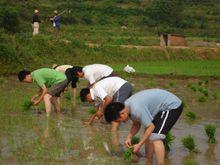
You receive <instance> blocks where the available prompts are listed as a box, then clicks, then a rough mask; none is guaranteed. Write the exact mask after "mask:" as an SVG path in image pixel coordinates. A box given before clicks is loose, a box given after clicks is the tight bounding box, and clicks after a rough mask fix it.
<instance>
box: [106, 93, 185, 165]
mask: <svg viewBox="0 0 220 165" xmlns="http://www.w3.org/2000/svg"><path fill="white" fill-rule="evenodd" d="M182 110H183V106H182V101H181V100H180V99H179V98H178V97H177V96H175V95H174V94H172V93H170V92H168V91H165V90H162V89H149V90H143V91H141V92H138V93H136V94H134V95H133V96H131V97H130V98H128V99H127V100H126V101H125V103H124V104H123V103H117V102H115V103H111V104H109V105H108V106H107V107H106V109H105V111H104V116H105V119H106V121H107V122H110V123H111V122H113V121H114V122H117V123H121V122H126V121H127V120H128V119H129V118H130V119H131V120H132V126H131V129H130V132H129V134H128V136H127V138H126V140H125V145H126V146H127V147H129V148H133V152H134V153H137V152H138V151H139V150H140V148H141V146H142V145H144V144H145V152H146V153H147V159H148V162H149V163H152V157H153V153H155V155H156V158H157V164H159V165H163V164H164V159H165V148H164V144H163V140H164V139H165V137H166V135H167V133H168V132H169V131H170V129H171V128H172V127H173V125H174V124H175V123H176V121H177V120H178V118H179V117H180V115H181V113H182ZM141 125H143V126H144V127H145V132H144V135H143V137H142V139H141V140H140V142H139V143H138V144H136V145H134V146H131V139H132V137H133V136H134V135H135V134H136V133H137V132H138V131H139V129H140V127H141Z"/></svg>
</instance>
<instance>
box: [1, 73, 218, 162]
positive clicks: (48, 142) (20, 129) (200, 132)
mask: <svg viewBox="0 0 220 165" xmlns="http://www.w3.org/2000/svg"><path fill="white" fill-rule="evenodd" d="M127 79H129V81H131V82H132V83H133V84H134V88H135V91H139V90H142V89H147V88H155V87H159V88H163V89H167V90H169V91H172V92H174V93H175V94H176V95H178V96H179V97H180V98H181V99H182V100H183V101H184V103H185V104H186V107H185V110H184V111H185V112H186V111H189V110H190V111H194V112H195V113H196V115H197V119H196V120H195V121H189V120H188V119H187V117H186V116H185V112H184V113H183V114H182V116H181V118H180V119H179V121H178V122H177V123H176V125H175V126H174V128H173V129H172V134H173V135H174V136H175V140H174V142H173V144H172V146H171V151H170V152H169V153H167V156H166V164H172V165H179V164H187V161H189V160H191V161H193V162H194V164H195V163H197V164H204V165H206V164H208V165H209V164H210V165H212V164H214V165H215V164H216V165H217V164H220V144H219V142H218V143H217V144H215V145H213V144H212V145H211V144H208V143H207V140H208V138H207V136H206V134H205V131H204V126H205V125H206V124H210V123H211V124H214V125H216V127H217V134H216V139H217V140H218V141H219V139H220V98H219V96H220V95H219V94H220V80H209V82H208V84H206V85H205V86H206V88H207V89H208V91H209V97H208V99H207V101H205V102H202V103H201V102H199V101H198V97H200V96H201V95H202V94H201V93H199V92H198V91H197V92H193V91H192V90H191V89H190V88H189V87H188V86H187V85H188V84H197V83H198V82H199V81H200V79H195V78H192V79H189V78H188V79H180V78H176V79H174V78H172V79H170V78H158V77H150V78H140V77H139V78H137V77H136V78H134V77H133V78H127ZM85 84H86V82H84V81H82V82H80V85H81V86H84V85H85ZM32 87H35V86H32V85H21V84H19V83H17V81H16V80H15V78H8V79H6V80H5V81H3V82H1V84H0V91H1V96H0V103H1V107H0V148H1V150H0V163H1V164H18V163H21V164H42V163H49V162H50V163H52V164H127V163H126V162H125V161H124V160H123V151H124V149H125V148H124V146H123V143H124V140H125V138H126V135H127V133H128V131H129V128H130V124H131V123H130V121H128V122H127V123H125V124H122V125H121V127H120V129H119V131H118V132H117V133H111V132H110V131H109V125H106V124H105V123H104V121H101V122H99V121H97V122H95V123H94V124H93V126H88V125H86V124H84V122H83V121H85V120H86V119H88V117H89V116H90V114H89V113H88V112H87V109H88V107H89V105H88V104H86V105H85V104H84V105H83V104H81V103H79V102H78V104H77V106H75V107H74V106H72V104H71V101H69V100H67V99H65V97H63V98H62V100H63V101H62V105H63V113H62V114H61V115H56V114H55V113H53V114H52V115H51V116H50V117H49V118H47V117H45V113H44V111H43V105H42V106H41V107H40V111H41V112H42V113H41V114H39V113H37V111H36V109H34V108H33V109H32V110H31V111H30V112H28V113H23V112H21V111H22V102H23V101H24V98H28V97H30V96H31V95H32V94H33V93H34V90H35V89H36V88H35V89H34V88H32ZM24 91H26V94H25V93H24ZM216 92H217V93H218V98H217V99H214V98H213V97H212V94H213V93H216ZM27 95H28V96H27ZM142 133H143V128H142V129H141V131H140V133H139V135H140V136H141V134H142ZM188 135H193V136H194V137H195V142H196V144H197V148H198V150H199V153H190V152H189V151H188V150H187V149H185V148H184V147H183V146H182V143H181V139H182V138H183V137H186V136H188ZM134 164H145V159H144V158H140V159H139V161H138V162H137V163H134Z"/></svg>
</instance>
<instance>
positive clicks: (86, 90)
mask: <svg viewBox="0 0 220 165" xmlns="http://www.w3.org/2000/svg"><path fill="white" fill-rule="evenodd" d="M89 93H90V89H89V88H83V89H81V91H80V99H81V101H82V102H85V101H86V96H87V95H88V94H89Z"/></svg>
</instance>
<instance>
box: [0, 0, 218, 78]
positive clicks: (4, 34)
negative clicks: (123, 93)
mask: <svg viewBox="0 0 220 165" xmlns="http://www.w3.org/2000/svg"><path fill="white" fill-rule="evenodd" d="M2 4H3V5H2V6H1V7H5V8H7V9H11V8H10V6H7V4H11V5H12V6H13V11H16V12H18V13H19V18H18V19H19V20H20V24H19V26H18V28H19V29H20V30H18V31H17V32H16V33H9V32H8V31H7V30H5V29H4V28H0V32H1V33H0V39H1V41H2V42H1V44H0V64H1V66H2V69H1V71H0V74H7V75H10V74H16V73H17V72H18V71H19V70H20V69H22V68H27V69H30V70H33V69H37V68H41V67H51V65H52V64H53V63H58V64H72V65H86V64H90V63H105V64H108V65H111V66H113V67H114V68H115V69H116V70H117V71H118V70H119V68H123V67H124V66H125V65H126V64H130V65H131V66H134V67H135V68H136V70H137V71H138V72H140V73H147V74H170V73H173V74H177V75H190V76H191V75H193V76H197V75H198V76H200V75H201V76H219V72H218V65H219V59H220V50H219V49H212V48H209V47H202V48H201V47H197V48H189V49H172V48H168V49H164V48H159V47H157V48H155V47H148V48H144V49H136V48H122V47H121V45H137V46H152V45H159V37H158V29H160V27H158V28H156V27H152V26H151V25H150V24H149V22H148V23H147V22H146V20H148V19H149V18H148V17H149V16H148V14H147V7H150V5H151V3H149V1H147V0H146V1H138V0H137V1H135V0H134V1H131V2H129V1H126V0H125V1H117V0H115V1H111V3H110V2H109V1H105V0H103V1H100V2H91V1H74V2H72V1H57V3H56V4H54V3H52V1H50V0H47V1H39V3H37V2H35V1H28V2H26V5H25V6H24V7H23V8H22V9H21V7H20V3H19V2H17V1H9V2H8V3H5V4H4V3H3V2H2ZM213 4H214V5H213ZM213 6H214V8H213ZM219 6H220V5H219V3H218V2H210V3H207V4H206V3H194V4H187V3H186V4H185V5H184V10H183V15H182V17H183V18H190V19H189V20H188V19H187V20H186V21H188V22H185V23H184V22H182V24H183V25H185V26H184V27H183V26H182V27H168V25H167V27H168V28H169V30H171V32H172V33H181V34H184V35H186V39H187V42H188V43H189V44H190V43H191V42H194V41H218V40H219V37H220V33H219V31H218V30H217V29H219V28H218V27H219V26H220V25H219V22H218V19H219V17H218V13H219V10H218V9H219V8H220V7H219ZM35 8H39V9H40V11H41V18H42V20H43V22H42V24H41V26H40V35H39V36H37V37H34V38H32V34H31V31H32V29H31V26H30V20H31V17H32V12H33V10H34V9H35ZM54 9H58V10H59V11H62V10H64V9H68V10H70V11H71V12H70V13H68V12H67V13H66V14H64V15H62V26H61V32H60V35H59V37H58V38H54V36H53V35H52V33H51V23H50V21H49V20H48V16H49V15H50V14H51V12H52V11H53V10H54ZM211 9H212V10H211ZM10 11H11V10H9V11H8V12H9V13H10ZM2 14H3V15H4V14H6V15H7V12H5V13H4V12H2ZM2 18H3V17H2ZM183 20H185V19H183ZM187 23H191V24H187ZM186 24H187V26H186ZM122 26H126V28H123V29H122V28H121V27H122ZM90 44H93V45H96V44H97V45H98V46H97V47H96V46H95V47H91V45H90ZM206 60H209V61H206ZM204 68H205V69H204Z"/></svg>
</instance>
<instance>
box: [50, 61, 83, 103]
mask: <svg viewBox="0 0 220 165" xmlns="http://www.w3.org/2000/svg"><path fill="white" fill-rule="evenodd" d="M72 67H73V66H72V65H57V64H53V66H52V68H53V69H54V70H56V71H59V72H62V73H64V74H65V75H66V77H67V80H68V84H69V83H70V82H71V86H72V95H73V105H76V83H77V82H78V79H79V78H78V77H75V76H73V70H72Z"/></svg>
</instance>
